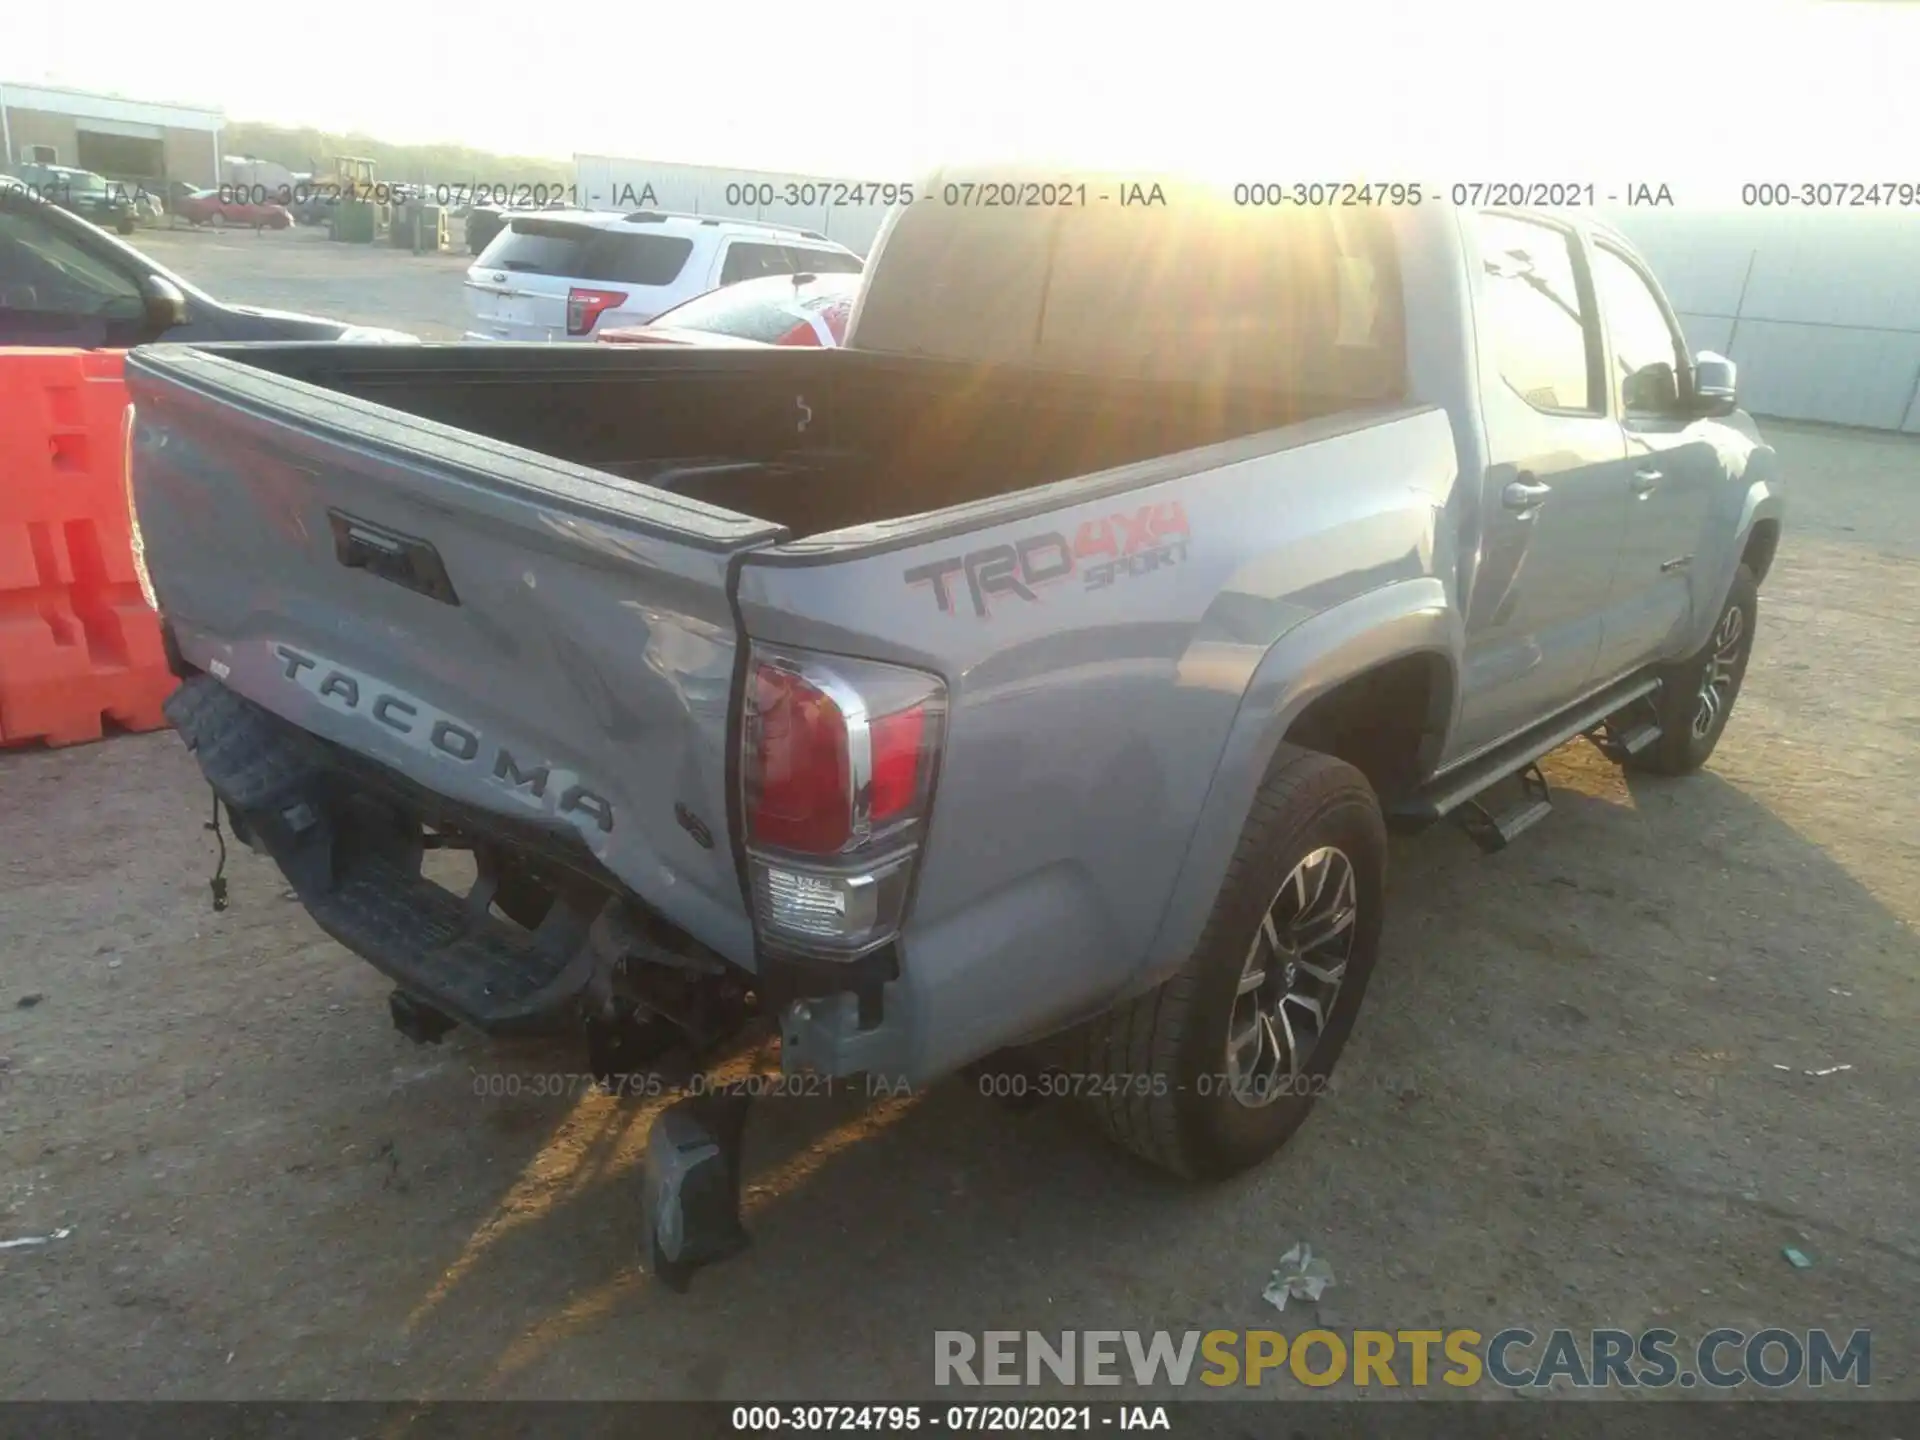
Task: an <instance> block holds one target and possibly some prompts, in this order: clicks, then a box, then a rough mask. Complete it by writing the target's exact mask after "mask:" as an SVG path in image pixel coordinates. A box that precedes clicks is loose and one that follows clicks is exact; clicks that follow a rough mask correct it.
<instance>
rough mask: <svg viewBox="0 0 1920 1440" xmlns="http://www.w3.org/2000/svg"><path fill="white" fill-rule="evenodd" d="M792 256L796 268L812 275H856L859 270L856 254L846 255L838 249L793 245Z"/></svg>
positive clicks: (858, 260)
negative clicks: (815, 248)
mask: <svg viewBox="0 0 1920 1440" xmlns="http://www.w3.org/2000/svg"><path fill="white" fill-rule="evenodd" d="M793 257H794V264H795V266H796V267H797V268H798V269H800V270H803V271H806V272H808V273H810V274H814V275H858V274H859V273H860V270H861V264H860V257H859V256H858V255H847V254H844V253H843V252H841V251H839V250H808V249H805V248H804V247H795V249H794V251H793Z"/></svg>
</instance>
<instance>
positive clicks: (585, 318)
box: [567, 285, 627, 335]
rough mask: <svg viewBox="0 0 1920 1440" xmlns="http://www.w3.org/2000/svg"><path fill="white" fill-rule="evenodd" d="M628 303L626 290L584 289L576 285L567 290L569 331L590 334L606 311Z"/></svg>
mask: <svg viewBox="0 0 1920 1440" xmlns="http://www.w3.org/2000/svg"><path fill="white" fill-rule="evenodd" d="M626 303H627V292H626V291H624V290H582V289H581V288H580V287H579V286H577V285H576V286H575V287H574V288H573V289H571V290H569V291H567V333H568V334H569V335H586V334H590V333H591V332H592V330H593V326H594V322H595V321H597V320H598V319H599V318H600V316H601V315H602V314H603V313H604V312H606V311H608V310H612V309H614V308H615V307H616V306H620V305H624V304H626Z"/></svg>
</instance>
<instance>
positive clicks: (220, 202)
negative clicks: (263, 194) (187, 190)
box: [173, 190, 293, 230]
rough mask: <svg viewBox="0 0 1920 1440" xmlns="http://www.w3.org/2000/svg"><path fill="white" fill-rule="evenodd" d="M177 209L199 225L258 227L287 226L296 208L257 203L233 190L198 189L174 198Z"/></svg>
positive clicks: (291, 222)
mask: <svg viewBox="0 0 1920 1440" xmlns="http://www.w3.org/2000/svg"><path fill="white" fill-rule="evenodd" d="M173 213H174V214H175V215H178V216H179V217H180V218H181V219H182V220H187V221H191V222H192V223H193V224H195V225H211V226H213V228H214V229H216V230H218V229H220V228H221V227H223V226H226V225H244V226H247V227H249V228H251V229H254V230H284V229H286V228H287V227H288V226H289V225H291V224H293V212H292V211H290V210H288V209H287V207H286V206H284V205H253V204H249V203H247V202H245V201H242V200H237V199H234V198H233V197H232V194H231V192H228V193H226V194H225V195H223V194H222V192H221V191H219V190H196V191H194V192H193V193H192V194H191V195H186V196H183V197H182V198H180V199H178V200H176V201H174V202H173Z"/></svg>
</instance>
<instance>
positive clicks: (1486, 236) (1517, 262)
mask: <svg viewBox="0 0 1920 1440" xmlns="http://www.w3.org/2000/svg"><path fill="white" fill-rule="evenodd" d="M1573 244H1574V241H1573V236H1572V235H1571V234H1570V233H1569V232H1567V231H1565V230H1561V229H1559V228H1557V227H1556V226H1552V225H1542V224H1540V223H1538V222H1537V221H1533V220H1524V219H1521V218H1520V217H1519V216H1516V215H1482V216H1481V217H1480V262H1481V265H1482V267H1483V268H1484V270H1485V272H1486V284H1485V291H1484V294H1485V304H1486V309H1485V314H1484V315H1483V316H1482V317H1481V318H1482V320H1483V321H1484V322H1485V325H1486V328H1487V331H1488V332H1489V338H1490V339H1491V341H1492V343H1493V347H1494V356H1495V359H1496V361H1497V362H1498V364H1499V367H1500V375H1501V377H1502V378H1503V379H1504V380H1505V381H1506V382H1507V384H1508V385H1510V386H1512V387H1513V389H1514V391H1515V392H1516V393H1517V394H1518V395H1519V396H1520V398H1521V399H1523V400H1525V401H1526V402H1527V403H1528V404H1529V405H1531V406H1533V408H1534V409H1536V410H1546V411H1553V412H1560V413H1576V414H1597V413H1599V412H1600V411H1601V410H1602V409H1603V406H1602V404H1601V403H1600V400H1599V394H1598V392H1597V390H1596V387H1595V386H1594V384H1593V380H1594V378H1595V377H1594V375H1593V373H1592V367H1591V366H1590V365H1589V363H1588V358H1589V354H1590V353H1591V351H1592V349H1593V346H1592V341H1593V338H1594V337H1595V336H1596V335H1597V334H1598V328H1599V327H1598V326H1597V324H1596V323H1595V318H1594V314H1593V307H1592V305H1591V303H1590V301H1589V300H1588V299H1587V297H1585V296H1583V295H1582V294H1581V291H1580V285H1579V277H1578V271H1577V270H1576V268H1575V264H1574V252H1573Z"/></svg>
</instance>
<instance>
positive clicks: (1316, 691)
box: [1134, 576, 1465, 991]
mask: <svg viewBox="0 0 1920 1440" xmlns="http://www.w3.org/2000/svg"><path fill="white" fill-rule="evenodd" d="M1464 643H1465V642H1464V633H1463V630H1462V625H1461V618H1460V613H1459V611H1458V609H1456V608H1455V607H1454V606H1453V605H1452V604H1451V603H1450V601H1449V599H1448V595H1447V589H1446V585H1445V583H1444V582H1443V581H1441V580H1440V579H1439V578H1437V577H1435V576H1423V577H1421V578H1418V579H1412V580H1404V581H1401V582H1398V583H1396V584H1393V585H1388V586H1385V587H1383V588H1381V589H1378V590H1373V591H1369V592H1368V593H1367V594H1365V595H1361V596H1358V597H1357V598H1355V599H1353V600H1350V601H1347V602H1346V603H1345V604H1342V605H1339V606H1336V607H1334V608H1333V609H1331V610H1325V611H1322V612H1321V613H1320V614H1318V615H1315V616H1314V617H1312V618H1311V619H1309V620H1307V621H1304V622H1303V623H1301V624H1300V625H1297V626H1295V627H1294V628H1293V629H1292V630H1289V631H1288V632H1287V633H1286V634H1285V635H1282V636H1281V637H1280V638H1279V639H1278V640H1276V641H1275V642H1274V643H1273V645H1272V646H1271V647H1270V648H1269V649H1268V650H1267V652H1266V655H1265V656H1264V657H1263V658H1262V659H1261V661H1260V663H1259V665H1258V667H1257V668H1256V669H1255V671H1254V674H1253V680H1252V682H1251V684H1249V685H1248V687H1247V690H1246V694H1245V697H1244V698H1243V699H1242V700H1241V702H1240V709H1239V712H1238V713H1237V715H1236V716H1235V718H1234V723H1233V728H1232V729H1231V730H1230V731H1229V732H1228V737H1227V744H1226V748H1225V749H1224V750H1223V751H1222V752H1221V756H1220V763H1219V766H1218V768H1217V769H1216V770H1215V772H1214V777H1213V783H1212V785H1211V786H1210V787H1209V789H1208V791H1207V797H1206V800H1205V801H1204V802H1203V803H1202V805H1201V810H1200V818H1199V821H1198V822H1197V823H1196V824H1195V826H1194V829H1193V838H1192V842H1191V844H1190V845H1189V846H1188V848H1187V855H1186V860H1185V862H1184V863H1183V864H1182V865H1181V867H1180V871H1179V874H1178V877H1177V878H1176V879H1175V881H1174V887H1173V892H1172V895H1171V896H1170V898H1169V899H1168V902H1167V908H1166V912H1165V914H1164V916H1163V917H1162V920H1161V923H1160V927H1159V929H1158V931H1157V932H1156V934H1155V937H1154V942H1153V946H1152V948H1151V950H1150V952H1149V955H1148V959H1147V964H1146V968H1145V969H1144V971H1143V972H1142V973H1141V975H1140V977H1139V980H1138V983H1137V984H1136V985H1135V987H1134V989H1135V990H1136V991H1138V990H1144V989H1148V988H1150V987H1151V986H1153V985H1156V984H1158V983H1160V981H1162V980H1164V979H1166V978H1167V977H1168V976H1169V975H1170V974H1172V973H1173V972H1174V971H1175V970H1177V969H1179V967H1180V966H1181V965H1182V964H1183V963H1184V962H1185V961H1186V959H1187V957H1188V956H1189V955H1191V954H1192V953H1193V949H1194V947H1195V946H1196V945H1197V944H1198V943H1199V941H1200V936H1201V932H1202V931H1203V930H1204V929H1205V928H1206V923H1207V916H1208V915H1209V913H1211V911H1212V909H1213V902H1214V898H1215V896H1216V895H1218V894H1219V891H1220V885H1221V880H1222V877H1224V876H1225V874H1226V871H1227V865H1228V863H1229V862H1230V861H1231V860H1232V858H1233V851H1234V847H1235V846H1236V845H1238V844H1239V842H1240V833H1241V831H1242V830H1243V829H1245V827H1246V823H1247V816H1248V814H1249V813H1250V812H1251V811H1252V808H1253V798H1254V794H1255V792H1256V791H1258V789H1259V788H1260V783H1261V781H1262V779H1263V778H1264V777H1265V776H1266V773H1267V768H1268V766H1270V765H1271V764H1272V763H1273V757H1274V754H1275V753H1276V752H1277V751H1278V749H1279V747H1280V742H1281V740H1282V739H1283V738H1284V737H1285V736H1286V734H1287V731H1288V730H1289V729H1290V728H1291V727H1292V725H1293V723H1294V721H1295V720H1297V719H1298V718H1299V717H1300V715H1301V712H1303V711H1304V710H1305V709H1306V708H1307V707H1308V706H1309V705H1311V704H1312V703H1313V702H1314V701H1315V700H1317V699H1319V698H1320V697H1321V696H1322V695H1325V694H1327V693H1328V692H1330V691H1332V690H1334V689H1335V688H1337V687H1338V686H1340V685H1341V684H1343V683H1344V682H1346V681H1348V680H1350V679H1352V678H1353V677H1355V676H1357V675H1361V674H1364V673H1365V672H1366V671H1369V670H1373V669H1376V668H1378V667H1380V666H1382V665H1385V664H1388V663H1389V662H1391V661H1394V660H1398V659H1402V658H1405V657H1408V656H1412V655H1421V654H1432V655H1438V656H1441V657H1442V658H1443V659H1444V660H1445V661H1446V664H1447V670H1448V674H1449V677H1450V679H1451V678H1455V677H1457V676H1458V675H1459V672H1460V657H1461V654H1462V651H1463V648H1464ZM1457 690H1458V687H1457V684H1450V685H1449V686H1448V693H1447V695H1446V696H1444V697H1440V698H1439V700H1438V701H1437V703H1438V704H1440V705H1441V707H1442V711H1441V713H1439V714H1437V715H1433V716H1430V717H1429V726H1430V727H1432V728H1437V729H1438V730H1439V731H1440V732H1442V733H1443V735H1444V731H1445V730H1446V729H1448V728H1450V727H1451V724H1452V721H1453V711H1454V707H1455V705H1456V704H1457Z"/></svg>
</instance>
